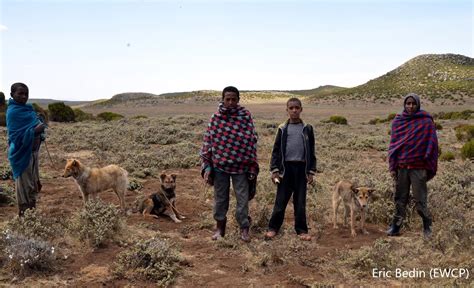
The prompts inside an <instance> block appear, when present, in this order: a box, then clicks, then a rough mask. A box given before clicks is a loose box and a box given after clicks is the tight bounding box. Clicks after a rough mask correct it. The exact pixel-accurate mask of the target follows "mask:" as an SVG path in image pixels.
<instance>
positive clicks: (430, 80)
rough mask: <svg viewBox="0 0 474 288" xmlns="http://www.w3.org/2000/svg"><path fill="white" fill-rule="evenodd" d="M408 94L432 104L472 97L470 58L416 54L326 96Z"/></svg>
mask: <svg viewBox="0 0 474 288" xmlns="http://www.w3.org/2000/svg"><path fill="white" fill-rule="evenodd" d="M409 92H415V93H418V94H420V95H422V96H424V97H427V98H429V99H431V100H432V101H433V100H435V99H438V98H445V99H446V98H448V99H453V100H454V99H461V98H463V97H474V58H470V57H467V56H463V55H456V54H426V55H420V56H417V57H415V58H413V59H411V60H409V61H408V62H406V63H404V64H403V65H401V66H399V67H398V68H396V69H394V70H392V71H390V72H388V73H386V74H385V75H382V76H380V77H378V78H375V79H373V80H370V81H368V82H367V83H365V84H363V85H360V86H357V87H354V88H348V89H343V90H338V91H336V92H334V93H330V95H332V96H340V97H342V98H349V99H389V98H399V97H402V96H404V95H406V94H407V93H409ZM315 96H316V95H315Z"/></svg>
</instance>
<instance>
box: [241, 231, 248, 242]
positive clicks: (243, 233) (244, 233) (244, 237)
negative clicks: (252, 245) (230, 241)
mask: <svg viewBox="0 0 474 288" xmlns="http://www.w3.org/2000/svg"><path fill="white" fill-rule="evenodd" d="M240 239H242V241H244V242H250V235H249V227H246V228H242V229H240Z"/></svg>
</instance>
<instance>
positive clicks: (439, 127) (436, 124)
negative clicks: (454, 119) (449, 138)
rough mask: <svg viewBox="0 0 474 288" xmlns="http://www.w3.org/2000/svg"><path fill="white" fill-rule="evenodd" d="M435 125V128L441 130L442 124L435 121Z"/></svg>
mask: <svg viewBox="0 0 474 288" xmlns="http://www.w3.org/2000/svg"><path fill="white" fill-rule="evenodd" d="M435 127H436V130H443V125H441V124H440V123H439V122H435Z"/></svg>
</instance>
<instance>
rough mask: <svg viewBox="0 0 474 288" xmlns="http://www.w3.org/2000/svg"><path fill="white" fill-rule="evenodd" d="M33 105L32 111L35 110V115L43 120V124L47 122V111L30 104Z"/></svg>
mask: <svg viewBox="0 0 474 288" xmlns="http://www.w3.org/2000/svg"><path fill="white" fill-rule="evenodd" d="M31 105H33V109H35V111H36V114H37V115H38V116H39V117H40V118H42V119H43V121H44V122H45V123H48V122H49V114H48V111H47V110H45V109H43V108H42V107H41V106H39V105H38V104H37V103H33V104H31Z"/></svg>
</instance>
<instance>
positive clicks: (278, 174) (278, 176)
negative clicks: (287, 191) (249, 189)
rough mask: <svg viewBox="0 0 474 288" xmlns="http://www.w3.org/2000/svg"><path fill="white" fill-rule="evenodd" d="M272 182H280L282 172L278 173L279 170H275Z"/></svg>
mask: <svg viewBox="0 0 474 288" xmlns="http://www.w3.org/2000/svg"><path fill="white" fill-rule="evenodd" d="M272 182H273V184H279V183H280V173H278V172H273V173H272Z"/></svg>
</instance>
